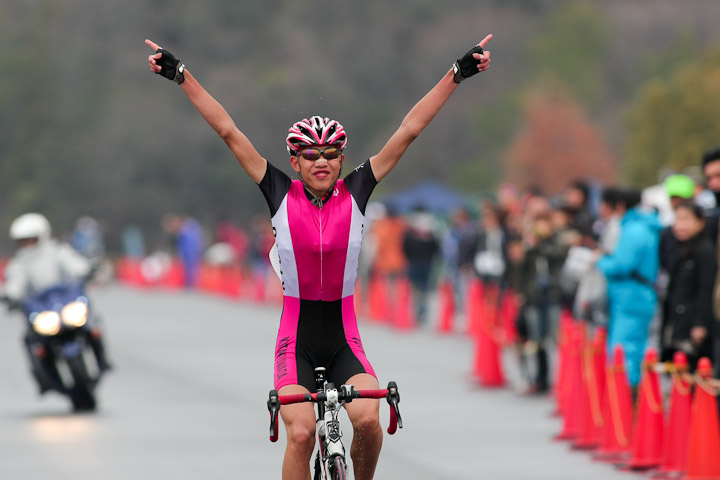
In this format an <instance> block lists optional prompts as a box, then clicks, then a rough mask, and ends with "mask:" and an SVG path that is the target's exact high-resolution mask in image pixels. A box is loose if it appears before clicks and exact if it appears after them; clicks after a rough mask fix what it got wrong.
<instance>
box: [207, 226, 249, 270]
mask: <svg viewBox="0 0 720 480" xmlns="http://www.w3.org/2000/svg"><path fill="white" fill-rule="evenodd" d="M215 242H217V243H225V244H227V245H230V247H231V248H232V251H233V253H234V257H235V261H236V262H237V263H238V264H242V263H243V262H244V261H245V256H246V255H247V251H248V243H249V241H248V236H247V233H245V230H243V229H242V228H240V227H238V226H237V225H235V224H234V223H233V222H232V221H230V220H229V219H227V218H225V219H223V220H221V221H220V222H219V223H218V224H217V226H216V227H215Z"/></svg>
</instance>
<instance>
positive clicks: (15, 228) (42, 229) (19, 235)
mask: <svg viewBox="0 0 720 480" xmlns="http://www.w3.org/2000/svg"><path fill="white" fill-rule="evenodd" d="M50 233H51V228H50V222H48V220H47V218H45V217H44V216H43V215H40V214H39V213H26V214H24V215H20V216H19V217H18V218H16V219H15V220H13V222H12V223H11V224H10V238H12V239H13V240H22V239H25V238H37V239H38V240H39V241H44V240H49V239H50Z"/></svg>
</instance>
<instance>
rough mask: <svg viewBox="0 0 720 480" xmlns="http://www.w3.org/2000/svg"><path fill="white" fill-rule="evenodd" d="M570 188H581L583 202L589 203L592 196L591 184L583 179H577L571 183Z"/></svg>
mask: <svg viewBox="0 0 720 480" xmlns="http://www.w3.org/2000/svg"><path fill="white" fill-rule="evenodd" d="M570 188H572V189H574V190H579V191H580V192H581V193H582V194H583V199H584V200H583V203H587V201H588V197H589V196H590V186H589V185H588V184H587V182H585V181H583V180H575V181H573V182H572V183H571V184H570Z"/></svg>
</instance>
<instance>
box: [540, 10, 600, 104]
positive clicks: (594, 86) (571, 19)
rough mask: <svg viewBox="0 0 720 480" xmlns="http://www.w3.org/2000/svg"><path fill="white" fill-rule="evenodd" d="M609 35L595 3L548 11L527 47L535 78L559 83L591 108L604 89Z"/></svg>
mask: <svg viewBox="0 0 720 480" xmlns="http://www.w3.org/2000/svg"><path fill="white" fill-rule="evenodd" d="M608 33H609V32H608V26H607V22H606V19H605V18H604V17H603V14H602V12H601V11H600V9H599V8H598V7H597V6H596V3H595V2H591V1H589V0H582V1H567V2H565V3H564V5H563V8H556V9H554V10H551V11H550V12H549V18H548V19H547V21H546V22H544V24H543V26H542V28H540V29H539V30H538V32H537V33H536V35H535V37H534V39H533V40H532V42H531V43H530V46H529V48H530V53H531V55H530V56H531V59H532V64H533V66H534V67H535V68H536V70H535V72H534V73H535V75H536V76H538V77H540V78H542V77H545V76H549V77H551V78H552V79H554V80H559V81H561V82H562V83H563V84H565V85H567V86H568V88H569V89H570V91H571V92H572V93H573V94H574V96H575V97H576V98H577V99H578V100H580V101H582V102H583V103H585V104H590V105H592V104H594V103H595V102H597V101H598V100H599V95H600V94H601V93H602V92H603V87H604V85H603V75H602V67H603V62H602V59H603V58H605V57H606V56H607V48H608Z"/></svg>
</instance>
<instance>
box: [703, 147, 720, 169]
mask: <svg viewBox="0 0 720 480" xmlns="http://www.w3.org/2000/svg"><path fill="white" fill-rule="evenodd" d="M716 160H720V147H716V148H711V149H710V150H706V151H705V153H703V156H702V166H703V168H705V165H707V164H708V163H710V162H714V161H716Z"/></svg>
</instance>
